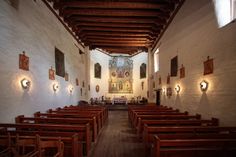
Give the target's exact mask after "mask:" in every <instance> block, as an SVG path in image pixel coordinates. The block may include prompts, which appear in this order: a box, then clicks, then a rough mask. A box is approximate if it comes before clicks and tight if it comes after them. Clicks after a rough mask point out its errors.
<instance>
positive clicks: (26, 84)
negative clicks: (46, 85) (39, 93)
mask: <svg viewBox="0 0 236 157" xmlns="http://www.w3.org/2000/svg"><path fill="white" fill-rule="evenodd" d="M21 86H22V88H24V89H28V88H29V87H30V81H29V80H27V79H26V78H23V79H22V80H21Z"/></svg>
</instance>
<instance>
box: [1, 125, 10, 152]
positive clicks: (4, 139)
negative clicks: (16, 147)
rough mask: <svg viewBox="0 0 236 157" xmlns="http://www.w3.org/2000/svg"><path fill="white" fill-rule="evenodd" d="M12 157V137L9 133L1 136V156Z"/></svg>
mask: <svg viewBox="0 0 236 157" xmlns="http://www.w3.org/2000/svg"><path fill="white" fill-rule="evenodd" d="M1 130H3V129H1ZM10 155H11V136H10V134H9V133H8V134H6V135H4V136H0V156H10Z"/></svg>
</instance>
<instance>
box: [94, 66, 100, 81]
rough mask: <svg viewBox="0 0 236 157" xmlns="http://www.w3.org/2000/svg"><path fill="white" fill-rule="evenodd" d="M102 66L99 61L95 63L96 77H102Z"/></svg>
mask: <svg viewBox="0 0 236 157" xmlns="http://www.w3.org/2000/svg"><path fill="white" fill-rule="evenodd" d="M101 71H102V67H101V65H100V64H99V63H96V64H94V77H95V78H101Z"/></svg>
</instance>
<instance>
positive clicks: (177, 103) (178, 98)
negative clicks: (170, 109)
mask: <svg viewBox="0 0 236 157" xmlns="http://www.w3.org/2000/svg"><path fill="white" fill-rule="evenodd" d="M174 106H175V108H177V109H182V103H181V99H180V96H179V94H177V95H176V97H175V103H174Z"/></svg>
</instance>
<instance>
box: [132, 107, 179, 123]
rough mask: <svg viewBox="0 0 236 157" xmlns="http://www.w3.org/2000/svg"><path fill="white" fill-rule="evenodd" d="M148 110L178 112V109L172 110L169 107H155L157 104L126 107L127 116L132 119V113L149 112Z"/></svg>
mask: <svg viewBox="0 0 236 157" xmlns="http://www.w3.org/2000/svg"><path fill="white" fill-rule="evenodd" d="M149 111H156V112H179V110H173V109H172V108H171V107H157V106H148V107H145V106H144V107H138V108H134V107H130V106H129V107H128V116H129V119H130V120H131V119H133V117H134V114H135V113H137V112H149Z"/></svg>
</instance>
